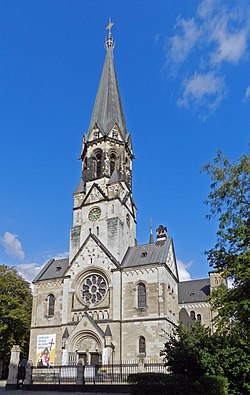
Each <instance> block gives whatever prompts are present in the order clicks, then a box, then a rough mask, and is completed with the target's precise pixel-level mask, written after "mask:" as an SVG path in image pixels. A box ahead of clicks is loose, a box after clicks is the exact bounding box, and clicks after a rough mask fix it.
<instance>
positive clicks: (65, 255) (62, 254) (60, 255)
mask: <svg viewBox="0 0 250 395" xmlns="http://www.w3.org/2000/svg"><path fill="white" fill-rule="evenodd" d="M68 257H69V252H68V251H64V252H58V253H57V254H56V255H55V256H53V257H52V258H53V259H64V258H68ZM49 259H51V258H49Z"/></svg>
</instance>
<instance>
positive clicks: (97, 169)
mask: <svg viewBox="0 0 250 395" xmlns="http://www.w3.org/2000/svg"><path fill="white" fill-rule="evenodd" d="M93 162H94V175H95V177H101V175H102V151H98V152H96V154H95V155H94V158H93Z"/></svg>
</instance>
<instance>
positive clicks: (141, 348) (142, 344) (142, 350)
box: [139, 336, 146, 354]
mask: <svg viewBox="0 0 250 395" xmlns="http://www.w3.org/2000/svg"><path fill="white" fill-rule="evenodd" d="M139 354H146V340H145V337H144V336H140V337H139Z"/></svg>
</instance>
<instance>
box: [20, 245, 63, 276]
mask: <svg viewBox="0 0 250 395" xmlns="http://www.w3.org/2000/svg"><path fill="white" fill-rule="evenodd" d="M68 256H69V253H68V251H65V252H60V253H57V254H56V255H55V256H50V257H49V258H48V259H46V261H45V262H43V263H42V264H38V263H22V264H19V265H16V266H15V267H16V270H17V271H18V273H19V274H20V275H21V276H22V277H24V278H25V280H26V281H28V282H32V281H33V280H34V278H35V277H36V276H37V274H38V273H39V272H40V271H41V270H42V268H43V267H44V265H46V263H47V262H48V261H49V260H50V259H52V258H53V259H56V260H57V259H63V258H68Z"/></svg>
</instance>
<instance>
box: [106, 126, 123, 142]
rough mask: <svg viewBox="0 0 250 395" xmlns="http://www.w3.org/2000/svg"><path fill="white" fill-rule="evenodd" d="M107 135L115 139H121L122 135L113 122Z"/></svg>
mask: <svg viewBox="0 0 250 395" xmlns="http://www.w3.org/2000/svg"><path fill="white" fill-rule="evenodd" d="M108 137H109V138H111V139H115V140H118V141H123V135H122V133H121V131H120V129H119V127H118V125H117V124H115V125H114V126H113V127H112V129H111V130H110V131H109V133H108Z"/></svg>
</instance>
